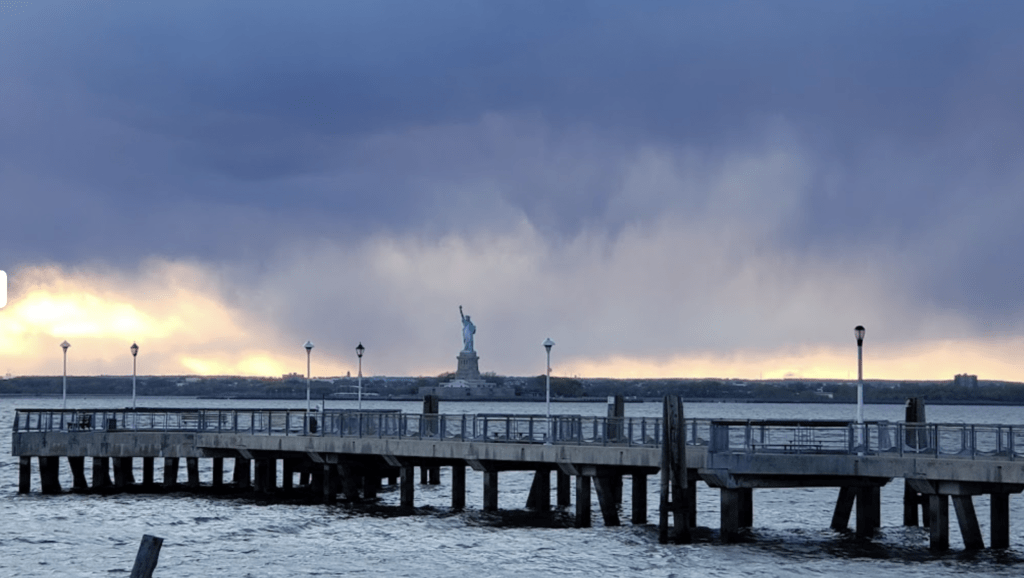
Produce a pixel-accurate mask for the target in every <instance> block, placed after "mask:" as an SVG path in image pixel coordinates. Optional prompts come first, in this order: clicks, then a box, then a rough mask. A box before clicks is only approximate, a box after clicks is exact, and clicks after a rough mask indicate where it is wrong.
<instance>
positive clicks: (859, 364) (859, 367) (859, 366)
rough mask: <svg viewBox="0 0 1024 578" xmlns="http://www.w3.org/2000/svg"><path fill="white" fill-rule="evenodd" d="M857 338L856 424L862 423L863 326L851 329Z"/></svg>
mask: <svg viewBox="0 0 1024 578" xmlns="http://www.w3.org/2000/svg"><path fill="white" fill-rule="evenodd" d="M853 334H854V335H855V336H856V337H857V423H858V424H863V423H864V326H863V325H858V326H857V327H854V328H853Z"/></svg>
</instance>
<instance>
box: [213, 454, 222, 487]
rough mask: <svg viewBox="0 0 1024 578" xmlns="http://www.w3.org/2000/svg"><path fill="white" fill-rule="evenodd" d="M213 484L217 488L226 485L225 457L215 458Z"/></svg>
mask: <svg viewBox="0 0 1024 578" xmlns="http://www.w3.org/2000/svg"><path fill="white" fill-rule="evenodd" d="M211 485H213V487H215V488H219V487H221V486H223V485H224V458H213V480H212V481H211Z"/></svg>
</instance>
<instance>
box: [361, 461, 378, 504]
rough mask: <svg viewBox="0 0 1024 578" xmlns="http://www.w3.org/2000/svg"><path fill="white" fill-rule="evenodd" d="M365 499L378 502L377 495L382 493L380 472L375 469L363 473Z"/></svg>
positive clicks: (367, 469) (370, 468) (372, 467)
mask: <svg viewBox="0 0 1024 578" xmlns="http://www.w3.org/2000/svg"><path fill="white" fill-rule="evenodd" d="M362 479H363V488H362V489H363V499H364V500H376V499H377V493H378V492H380V480H381V475H380V471H379V470H378V469H377V468H376V467H374V466H371V467H368V468H366V471H364V472H363V476H362Z"/></svg>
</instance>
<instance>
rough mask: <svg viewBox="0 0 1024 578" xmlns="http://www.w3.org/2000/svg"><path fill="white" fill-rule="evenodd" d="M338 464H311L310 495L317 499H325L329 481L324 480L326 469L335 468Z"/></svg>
mask: <svg viewBox="0 0 1024 578" xmlns="http://www.w3.org/2000/svg"><path fill="white" fill-rule="evenodd" d="M334 465H336V464H311V465H310V470H309V492H310V495H311V496H313V497H314V498H316V499H323V496H324V493H325V492H326V491H327V490H326V489H324V486H326V485H327V481H328V480H325V479H324V478H325V477H326V476H324V468H325V467H327V466H332V467H333V466H334Z"/></svg>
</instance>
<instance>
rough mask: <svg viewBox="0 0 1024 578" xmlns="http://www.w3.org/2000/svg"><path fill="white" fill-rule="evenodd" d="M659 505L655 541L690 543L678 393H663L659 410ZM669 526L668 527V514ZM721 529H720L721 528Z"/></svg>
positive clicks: (684, 444)
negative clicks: (660, 427)
mask: <svg viewBox="0 0 1024 578" xmlns="http://www.w3.org/2000/svg"><path fill="white" fill-rule="evenodd" d="M662 416H663V418H662V430H663V436H662V444H661V505H660V513H659V518H658V541H659V542H661V543H662V544H667V543H668V542H669V541H670V540H671V541H672V542H674V543H676V544H683V543H689V542H690V520H689V511H688V506H689V503H688V500H687V497H686V489H687V488H688V487H689V479H688V477H687V472H686V422H685V421H684V418H683V401H682V399H681V398H680V397H679V396H678V395H666V396H665V401H664V407H663V411H662ZM723 507H724V498H723ZM670 513H671V514H672V529H671V531H670V530H669V525H668V521H669V514H670ZM723 530H724V529H723Z"/></svg>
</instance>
